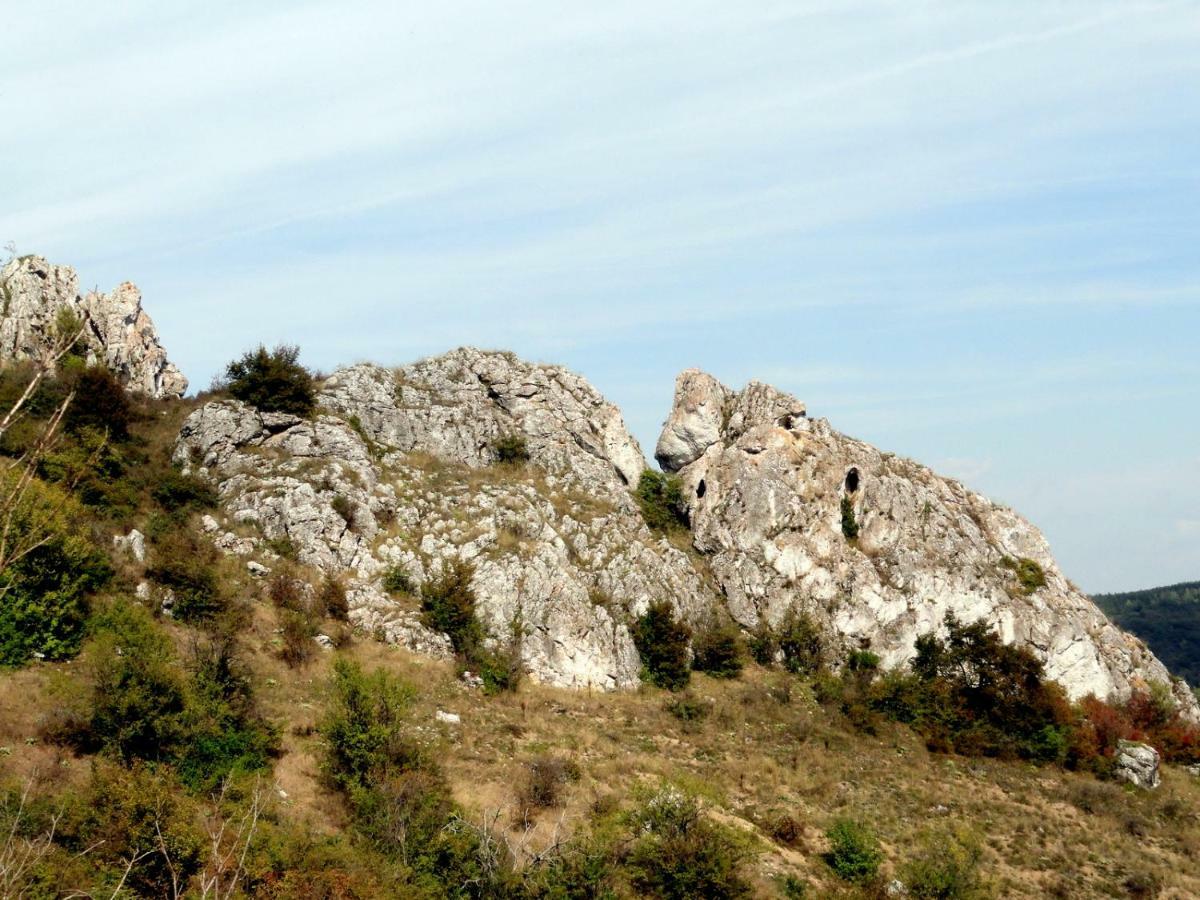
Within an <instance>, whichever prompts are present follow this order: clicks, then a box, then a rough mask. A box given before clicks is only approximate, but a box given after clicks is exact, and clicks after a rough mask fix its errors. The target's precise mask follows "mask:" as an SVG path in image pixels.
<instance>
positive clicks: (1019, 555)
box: [656, 370, 1197, 716]
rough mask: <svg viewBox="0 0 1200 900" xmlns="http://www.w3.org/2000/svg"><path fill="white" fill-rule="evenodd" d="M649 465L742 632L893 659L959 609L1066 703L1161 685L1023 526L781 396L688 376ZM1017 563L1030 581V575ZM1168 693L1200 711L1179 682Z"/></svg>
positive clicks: (1132, 641)
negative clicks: (803, 618)
mask: <svg viewBox="0 0 1200 900" xmlns="http://www.w3.org/2000/svg"><path fill="white" fill-rule="evenodd" d="M656 456H657V457H658V459H659V461H660V463H661V464H662V465H663V467H664V468H666V469H668V470H669V471H677V472H678V473H679V477H680V479H681V482H682V484H683V488H684V492H685V496H687V497H688V498H689V500H688V503H689V507H690V508H689V514H690V518H691V523H692V535H693V541H694V544H695V547H696V549H697V550H699V551H700V552H701V553H702V554H704V555H705V557H706V558H707V561H708V563H709V565H710V567H711V570H712V572H713V575H714V576H715V578H716V580H717V582H718V583H719V584H720V586H721V589H722V591H723V592H724V594H725V596H726V598H727V603H728V607H729V610H730V612H731V614H732V615H733V616H734V618H735V619H737V621H739V622H740V623H741V624H742V625H743V626H745V627H747V628H752V627H755V626H756V625H757V624H758V623H760V622H762V621H764V620H765V621H767V622H768V623H770V624H776V623H778V622H780V621H781V620H782V619H783V617H784V616H785V615H786V614H787V613H788V611H789V610H795V611H802V612H805V613H807V614H809V615H810V616H812V617H814V618H815V619H816V620H817V621H819V622H821V623H822V624H823V625H824V626H825V628H826V629H827V631H828V632H829V633H830V635H831V636H832V637H833V638H834V639H835V640H837V641H838V642H840V643H842V644H843V645H844V646H845V647H846V648H847V649H855V648H858V647H860V646H864V645H865V646H869V647H870V649H871V650H873V651H874V652H875V653H877V654H879V655H880V656H881V657H882V660H883V662H884V664H885V665H897V664H901V663H903V662H905V661H907V660H908V659H909V658H911V656H912V655H913V652H914V650H913V644H914V641H915V640H916V638H917V636H918V635H919V634H921V633H923V632H927V631H930V630H934V629H937V628H939V627H940V626H941V624H942V622H943V620H944V618H945V615H946V613H947V612H954V613H955V614H956V615H957V616H958V617H959V618H960V619H962V620H964V621H968V622H973V621H976V620H979V619H983V620H985V621H987V622H988V623H989V624H990V625H992V626H993V627H994V628H995V629H997V630H998V631H999V632H1000V634H1001V635H1002V636H1003V638H1004V639H1005V640H1006V641H1008V642H1014V641H1015V642H1019V643H1021V644H1023V645H1025V646H1028V647H1030V648H1031V649H1032V650H1033V651H1034V652H1035V653H1036V654H1037V655H1038V656H1039V658H1040V659H1042V661H1043V662H1044V664H1045V667H1046V672H1047V674H1048V675H1049V676H1050V677H1051V678H1054V679H1055V680H1057V681H1059V682H1060V683H1061V684H1062V685H1063V686H1064V687H1065V688H1066V690H1067V691H1068V693H1070V694H1071V695H1072V696H1073V697H1079V696H1082V695H1085V694H1088V693H1094V694H1096V695H1097V696H1098V697H1101V698H1104V697H1108V696H1109V695H1115V696H1117V697H1123V696H1127V695H1128V694H1129V692H1130V690H1131V689H1133V688H1134V687H1137V686H1140V685H1144V684H1146V683H1148V682H1151V681H1162V682H1171V678H1170V675H1169V673H1168V672H1167V670H1166V669H1165V668H1164V667H1163V665H1162V663H1161V662H1159V660H1158V659H1156V658H1155V656H1154V655H1153V654H1152V653H1151V652H1150V650H1149V649H1148V648H1147V647H1146V646H1145V645H1144V644H1143V643H1142V642H1141V641H1140V640H1138V639H1137V638H1134V637H1133V636H1131V635H1129V634H1126V633H1125V632H1123V631H1121V630H1120V629H1118V628H1117V627H1116V626H1114V625H1113V624H1112V623H1111V622H1109V621H1108V619H1107V618H1106V617H1105V616H1104V614H1103V613H1101V612H1100V610H1099V609H1098V608H1097V607H1096V606H1095V605H1094V604H1093V603H1092V602H1091V600H1090V599H1089V598H1088V597H1086V596H1085V595H1084V594H1083V593H1082V592H1081V591H1080V590H1079V589H1078V588H1077V587H1076V586H1075V585H1074V584H1072V583H1071V582H1070V581H1069V580H1068V579H1067V578H1066V577H1065V576H1064V575H1063V573H1062V572H1061V571H1060V570H1059V568H1058V565H1057V564H1056V563H1055V560H1054V558H1053V556H1052V555H1051V553H1050V548H1049V545H1048V544H1047V542H1046V539H1045V538H1044V537H1043V535H1042V534H1041V532H1040V531H1038V530H1037V529H1036V528H1035V527H1034V526H1033V525H1031V524H1030V523H1029V522H1027V521H1026V520H1025V519H1023V518H1021V517H1020V516H1018V515H1017V514H1016V513H1014V512H1013V511H1012V510H1011V509H1008V508H1006V507H1003V506H1000V505H998V504H995V503H993V502H991V501H990V500H988V499H987V498H986V497H984V496H982V495H980V494H978V493H975V492H973V491H970V490H968V489H967V488H965V487H964V486H963V485H962V484H960V483H959V482H957V481H955V480H953V479H949V478H943V477H941V476H938V475H937V474H935V473H934V472H932V471H931V470H929V469H928V468H926V467H925V466H922V465H919V464H917V463H915V462H913V461H911V460H907V459H903V458H900V457H897V456H895V455H893V454H890V453H885V452H882V451H880V450H877V449H876V448H875V447H872V446H870V445H869V444H866V443H863V442H862V441H857V440H854V439H853V438H849V437H846V436H845V435H842V434H839V433H838V432H837V431H835V430H834V429H833V428H831V427H830V426H829V423H828V422H826V421H825V420H824V419H808V418H807V417H806V416H805V414H804V405H803V404H802V403H800V402H799V401H798V400H796V399H795V398H793V397H790V396H788V395H787V394H785V393H783V392H781V391H777V390H775V389H774V388H771V387H769V386H767V385H762V384H757V383H751V384H750V385H749V386H748V387H746V388H745V389H744V390H742V391H740V392H737V391H731V390H730V389H729V388H727V387H725V386H724V385H722V384H720V383H719V382H718V381H717V380H716V379H715V378H712V377H711V376H709V375H706V374H704V373H702V372H699V371H696V370H689V371H686V372H684V373H683V374H681V375H680V376H679V379H678V381H677V383H676V393H675V405H674V408H673V409H672V411H671V414H670V416H669V417H668V418H667V421H666V423H665V425H664V427H663V432H662V437H661V438H660V440H659V442H658V449H657V453H656ZM847 518H849V519H850V521H849V522H847V521H846V520H847ZM846 526H849V527H848V528H847V527H846ZM855 531H857V534H855ZM848 535H849V536H848ZM1022 561H1029V562H1028V563H1027V564H1026V565H1027V569H1028V571H1029V572H1030V573H1032V574H1033V576H1034V577H1030V578H1027V579H1025V580H1024V581H1023V580H1022V579H1021V578H1020V576H1019V570H1020V568H1021V563H1022ZM1039 580H1040V582H1041V583H1037V582H1038V581H1039ZM1173 686H1174V690H1175V695H1176V697H1177V698H1178V700H1179V702H1180V704H1181V705H1182V706H1183V708H1184V709H1185V710H1187V711H1189V713H1190V714H1191V715H1193V716H1194V715H1196V713H1197V704H1196V700H1195V698H1194V697H1193V695H1192V694H1191V692H1190V691H1189V690H1187V688H1186V685H1183V684H1182V683H1174V685H1173Z"/></svg>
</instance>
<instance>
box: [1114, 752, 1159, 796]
mask: <svg viewBox="0 0 1200 900" xmlns="http://www.w3.org/2000/svg"><path fill="white" fill-rule="evenodd" d="M1113 775H1114V776H1115V777H1117V778H1119V779H1121V780H1122V781H1128V782H1129V783H1130V784H1133V785H1136V786H1137V787H1140V788H1146V789H1148V790H1149V789H1153V788H1156V787H1158V786H1159V784H1160V783H1161V779H1160V778H1159V774H1158V751H1157V750H1155V749H1154V748H1153V747H1151V746H1150V745H1149V744H1138V743H1134V742H1133V741H1119V742H1118V743H1117V754H1116V759H1115V762H1114V766H1113Z"/></svg>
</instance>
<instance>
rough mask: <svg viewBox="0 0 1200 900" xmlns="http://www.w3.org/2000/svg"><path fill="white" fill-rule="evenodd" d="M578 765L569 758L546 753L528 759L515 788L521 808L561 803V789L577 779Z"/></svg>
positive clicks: (536, 807) (546, 806)
mask: <svg viewBox="0 0 1200 900" xmlns="http://www.w3.org/2000/svg"><path fill="white" fill-rule="evenodd" d="M579 774H580V773H579V766H577V765H576V764H575V763H574V762H572V761H571V760H569V759H563V758H562V757H559V756H550V755H548V754H546V755H542V756H539V757H537V758H536V759H533V760H530V761H529V762H528V763H526V765H525V775H524V778H523V779H522V780H521V782H520V784H519V786H518V788H517V802H518V803H519V804H520V806H521V808H522V809H523V810H530V809H550V808H551V807H555V806H560V805H561V804H562V789H563V788H564V787H565V786H566V785H567V784H568V783H569V782H572V781H578V780H579Z"/></svg>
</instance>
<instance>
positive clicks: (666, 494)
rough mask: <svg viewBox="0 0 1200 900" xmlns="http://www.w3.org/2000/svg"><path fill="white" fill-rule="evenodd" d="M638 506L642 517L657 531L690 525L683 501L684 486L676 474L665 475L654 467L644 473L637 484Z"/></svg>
mask: <svg viewBox="0 0 1200 900" xmlns="http://www.w3.org/2000/svg"><path fill="white" fill-rule="evenodd" d="M637 501H638V506H640V507H641V508H642V518H644V519H645V520H646V524H647V525H649V526H650V527H651V528H653V529H655V530H657V531H671V530H673V529H676V528H687V527H688V514H687V504H686V503H684V501H683V487H682V486H681V485H680V483H679V478H678V477H676V476H675V475H664V474H663V473H662V472H655V471H654V470H653V469H646V471H644V472H643V473H642V477H641V479H639V481H638V486H637Z"/></svg>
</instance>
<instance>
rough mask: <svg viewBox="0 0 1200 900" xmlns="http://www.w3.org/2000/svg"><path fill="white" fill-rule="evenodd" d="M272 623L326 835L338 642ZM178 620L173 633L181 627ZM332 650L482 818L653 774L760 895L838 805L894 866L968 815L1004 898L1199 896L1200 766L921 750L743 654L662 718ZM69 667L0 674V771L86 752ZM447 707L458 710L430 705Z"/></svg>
mask: <svg viewBox="0 0 1200 900" xmlns="http://www.w3.org/2000/svg"><path fill="white" fill-rule="evenodd" d="M277 627H278V624H277V620H276V611H275V610H273V609H272V608H270V606H269V605H268V604H266V603H258V604H255V605H254V610H253V617H252V620H251V622H250V624H249V626H248V627H247V629H246V631H245V633H244V635H243V638H244V641H245V643H246V645H247V648H248V650H249V652H250V657H251V664H252V668H253V672H254V680H255V685H256V688H257V691H258V695H259V697H260V698H261V703H262V706H263V709H264V711H265V712H266V713H267V715H268V716H269V717H271V718H272V719H274V720H275V721H277V722H278V723H280V725H281V733H282V745H283V747H282V749H283V753H282V756H281V758H280V759H279V760H278V762H277V763H276V768H275V779H276V783H277V788H278V790H280V791H282V792H283V794H282V795H280V797H281V804H282V808H283V809H284V810H285V812H286V814H287V815H288V816H291V817H293V818H295V819H296V820H297V821H301V822H304V823H307V825H308V827H310V828H311V829H312V830H313V831H314V832H318V833H327V832H330V831H332V830H334V829H337V828H339V827H341V826H343V825H344V824H345V813H344V810H343V808H342V806H341V803H340V801H339V800H338V799H337V797H336V796H335V795H333V794H332V793H330V792H329V791H328V790H326V789H325V787H324V786H323V785H322V782H321V778H320V759H321V743H320V736H319V733H318V732H317V730H316V727H317V725H318V723H319V720H320V716H321V710H322V708H323V704H324V698H325V690H326V685H327V683H328V677H329V671H330V663H331V660H332V658H333V654H332V653H329V652H319V653H318V654H317V655H316V656H315V658H314V659H313V660H312V661H311V662H310V663H309V664H308V665H306V666H304V667H302V668H299V669H289V668H288V667H287V666H286V665H285V664H284V663H283V662H282V661H280V660H279V659H278V658H277V654H276V649H277V646H278V640H279V638H278V635H277V634H276V629H277ZM174 633H176V635H177V637H178V639H179V640H180V642H181V646H182V644H183V642H184V641H185V640H186V636H185V634H184V632H183V631H182V630H180V629H174ZM340 652H343V653H346V654H348V655H351V656H353V657H354V658H356V659H357V660H358V661H359V662H360V663H362V664H363V665H364V666H367V667H374V666H383V667H386V668H387V669H389V670H392V671H394V672H396V673H397V674H399V675H401V676H402V677H404V678H406V679H408V680H409V681H411V682H412V683H413V684H415V685H417V686H418V687H419V690H420V694H419V698H418V700H417V703H416V706H415V708H414V710H413V723H414V724H413V729H414V734H415V736H417V737H418V739H420V740H421V741H423V742H425V743H427V744H429V745H431V746H432V747H434V748H435V749H436V752H437V757H438V758H439V759H440V760H441V761H442V762H443V764H444V766H445V768H446V770H447V774H448V776H449V778H450V781H451V784H452V786H453V790H454V793H455V796H456V798H457V799H458V800H459V802H461V803H462V804H463V805H464V806H465V807H467V808H468V809H469V810H470V811H471V812H472V813H473V814H474V815H475V816H477V817H483V816H486V817H495V818H496V820H497V821H498V822H504V823H510V824H512V825H513V826H514V827H515V828H517V829H518V830H519V831H524V832H525V833H524V834H523V835H522V837H521V840H523V841H526V842H528V846H530V847H532V848H537V847H540V846H545V845H548V844H550V843H551V842H553V841H554V840H555V838H556V837H562V836H564V835H568V834H570V833H572V832H573V831H575V830H577V829H579V828H581V827H583V826H585V825H587V824H588V823H589V822H590V821H592V820H593V819H594V817H595V816H596V815H597V811H598V810H600V811H602V812H603V814H604V815H606V816H611V815H612V814H614V813H613V805H614V803H615V804H616V805H617V807H618V808H619V807H620V806H621V805H624V806H628V805H630V804H631V803H632V802H634V798H636V797H637V796H638V795H639V793H640V792H644V791H647V790H650V789H652V788H653V787H655V786H657V785H659V784H660V783H662V782H664V781H665V782H670V783H673V784H675V785H678V786H680V787H682V788H684V789H686V790H689V791H691V792H694V793H696V794H698V795H699V796H701V797H702V798H703V799H704V801H705V802H706V804H707V807H708V809H709V810H710V814H711V815H713V816H715V817H716V818H718V819H719V820H720V821H722V822H724V823H726V824H728V825H731V826H733V827H736V828H738V829H739V830H741V831H743V832H745V833H746V834H747V835H749V836H751V837H752V839H753V841H754V843H755V845H756V847H757V856H756V861H755V863H754V867H755V869H756V873H757V881H756V884H757V887H758V889H759V890H760V891H761V892H762V893H763V894H764V895H767V896H770V895H773V893H774V892H775V890H776V888H775V885H776V880H775V879H776V876H779V875H783V874H792V875H796V876H798V877H799V878H801V879H802V880H804V881H806V882H807V883H808V884H809V894H810V896H837V895H838V892H840V891H843V890H844V888H843V887H842V886H841V885H839V884H838V883H837V882H836V879H834V878H833V876H832V875H831V873H830V872H829V870H828V868H827V867H826V865H825V864H824V862H823V861H822V859H821V856H820V854H821V853H822V852H823V850H824V849H825V847H824V839H823V837H822V835H823V832H824V829H825V828H826V827H827V826H828V825H829V824H830V822H831V821H832V820H833V819H835V818H837V817H839V816H845V815H852V816H856V817H859V818H862V819H864V820H865V821H868V822H869V823H870V824H871V825H872V826H873V827H874V829H875V830H876V831H877V832H878V834H879V835H880V837H881V839H882V840H883V844H884V849H885V851H886V853H887V857H888V861H887V863H886V864H885V867H884V869H885V873H886V874H887V875H888V877H891V876H892V875H894V874H896V873H897V872H898V870H899V868H900V867H901V866H902V865H903V864H904V862H905V861H907V860H909V859H911V858H912V857H913V855H914V854H916V853H917V851H918V849H919V848H920V846H921V839H922V836H923V833H924V832H926V831H927V830H929V829H930V828H931V827H933V828H943V829H948V828H955V827H963V828H966V829H968V830H970V831H971V832H973V833H974V834H975V835H976V836H977V838H978V839H979V840H980V842H981V844H982V846H983V861H982V867H983V870H984V872H985V873H986V876H987V878H988V881H989V883H990V890H991V892H992V894H993V895H994V896H997V897H1045V896H1063V897H1097V896H1101V897H1103V896H1110V897H1126V896H1134V895H1136V892H1137V890H1138V889H1139V887H1138V886H1139V885H1140V884H1154V883H1157V884H1161V885H1162V891H1161V893H1159V894H1158V896H1160V897H1163V898H1184V897H1195V896H1200V781H1198V780H1197V779H1195V778H1193V777H1191V776H1188V775H1187V774H1186V773H1183V772H1182V771H1180V770H1176V769H1166V770H1165V771H1164V773H1163V786H1162V788H1160V789H1159V790H1158V791H1156V792H1153V793H1145V792H1136V791H1134V790H1132V789H1129V788H1125V787H1122V786H1118V785H1114V784H1105V783H1100V782H1097V781H1095V780H1094V779H1092V778H1090V777H1087V776H1081V775H1074V774H1071V773H1065V772H1060V771H1057V770H1055V769H1045V768H1034V767H1031V766H1028V765H1023V764H1014V763H1002V762H997V761H991V760H979V759H965V758H959V757H946V756H936V755H931V754H929V753H928V752H927V751H926V750H925V748H924V746H923V745H922V743H921V742H920V741H919V740H918V739H917V738H916V737H915V736H914V735H913V734H911V733H910V732H908V731H907V730H905V729H902V728H890V727H885V728H883V729H882V730H881V732H880V734H879V735H877V736H874V737H872V736H866V735H861V734H857V733H853V732H851V731H849V730H848V729H847V727H846V725H845V724H844V722H843V721H842V720H841V719H840V718H839V717H837V716H836V715H833V714H831V713H828V712H827V711H825V710H823V709H821V708H820V707H818V706H817V705H816V704H815V703H814V702H813V701H812V699H811V693H810V692H809V691H808V690H807V689H806V687H805V686H804V685H802V684H800V683H798V682H795V681H794V680H792V679H790V678H789V677H788V676H786V675H784V674H783V673H780V672H768V671H764V670H762V669H759V668H757V667H753V666H752V667H750V668H749V669H748V670H747V671H746V673H745V674H744V676H743V677H742V678H741V679H739V680H736V681H718V680H714V679H708V678H706V677H704V676H696V677H695V678H694V682H693V692H694V693H695V695H696V697H697V699H698V700H699V702H702V703H704V704H706V706H707V707H708V708H709V709H710V710H711V712H710V714H709V715H708V716H707V717H706V718H705V719H704V720H703V721H702V722H701V723H699V725H698V726H697V725H696V723H683V722H680V721H679V720H678V719H676V718H675V717H674V716H672V715H671V714H670V713H669V712H668V711H667V710H666V709H665V708H664V707H665V704H664V702H663V701H664V697H665V695H664V694H663V692H661V691H657V690H649V689H647V690H643V691H640V692H636V693H626V694H599V693H588V692H571V691H563V690H557V689H552V688H548V687H544V686H539V685H537V684H529V683H527V684H525V685H524V686H523V687H522V688H521V690H520V691H518V692H517V693H516V694H502V695H500V696H497V697H485V696H484V695H483V694H482V693H481V692H478V691H471V690H468V689H466V688H464V687H463V686H462V685H461V683H460V682H459V681H458V680H457V679H456V678H455V673H454V671H453V666H452V665H451V664H448V663H440V662H435V661H431V660H428V659H425V658H423V657H419V656H416V655H413V654H410V653H407V652H405V651H402V650H399V649H396V648H391V647H387V646H383V645H380V644H378V643H376V642H374V641H370V640H366V639H361V638H360V639H359V640H357V641H355V642H354V643H353V644H352V645H351V646H350V647H349V648H347V649H345V650H343V651H340ZM69 668H70V665H63V666H49V665H43V666H39V667H35V668H32V669H28V670H25V671H21V672H15V673H5V674H4V675H2V676H0V746H3V747H6V748H8V751H7V755H4V756H0V770H2V771H3V773H4V774H5V775H10V776H12V775H15V776H24V775H27V774H28V773H30V772H32V771H34V770H37V771H40V772H42V773H45V772H47V771H53V772H56V773H70V772H72V771H80V770H83V769H86V766H84V765H80V764H78V763H77V762H76V761H72V760H70V759H69V758H68V759H62V758H60V757H61V754H59V752H58V751H57V750H55V749H53V748H49V747H45V746H42V745H41V744H39V742H38V740H37V730H38V722H39V719H40V715H41V712H42V711H43V710H44V709H45V708H47V706H48V704H49V702H50V699H49V683H50V680H51V676H52V674H53V673H54V672H55V671H56V670H60V669H69ZM439 709H440V710H446V711H450V712H455V713H458V714H459V715H460V716H461V717H462V724H461V725H460V726H453V725H445V724H442V723H439V722H437V721H436V719H435V713H436V711H437V710H439ZM545 759H553V760H559V761H562V763H563V764H564V765H570V766H572V767H573V768H574V769H577V772H575V771H573V772H572V779H568V780H565V781H563V780H559V779H557V778H555V779H554V780H555V787H556V790H555V791H554V792H553V793H554V796H553V797H552V798H550V797H548V795H543V796H545V797H546V799H549V800H551V801H552V802H547V803H541V802H530V797H529V796H526V795H525V792H524V788H525V787H528V786H529V785H530V777H531V769H530V766H531V764H532V763H534V762H536V761H538V760H545ZM576 774H577V776H578V777H577V778H576V777H575V775H576ZM284 795H286V796H284Z"/></svg>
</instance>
